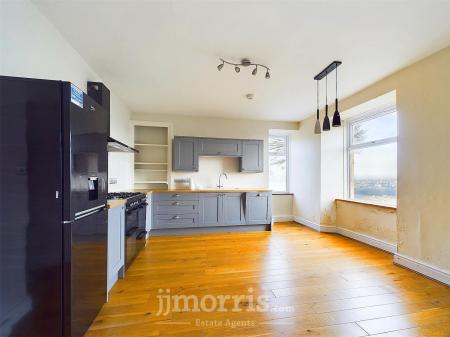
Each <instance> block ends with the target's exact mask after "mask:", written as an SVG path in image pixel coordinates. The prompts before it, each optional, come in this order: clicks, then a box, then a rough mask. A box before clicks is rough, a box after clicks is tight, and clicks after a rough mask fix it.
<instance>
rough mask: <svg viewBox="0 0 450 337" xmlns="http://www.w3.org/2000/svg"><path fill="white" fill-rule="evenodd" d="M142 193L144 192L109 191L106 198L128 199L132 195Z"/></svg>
mask: <svg viewBox="0 0 450 337" xmlns="http://www.w3.org/2000/svg"><path fill="white" fill-rule="evenodd" d="M140 195H144V193H139V192H111V193H108V196H107V198H108V199H128V198H131V197H134V196H140Z"/></svg>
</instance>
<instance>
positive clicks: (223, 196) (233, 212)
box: [199, 193, 245, 227]
mask: <svg viewBox="0 0 450 337" xmlns="http://www.w3.org/2000/svg"><path fill="white" fill-rule="evenodd" d="M199 210H200V218H199V226H200V227H213V226H234V225H243V224H245V217H244V207H243V193H201V194H200V207H199Z"/></svg>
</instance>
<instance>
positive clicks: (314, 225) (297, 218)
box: [294, 216, 320, 232]
mask: <svg viewBox="0 0 450 337" xmlns="http://www.w3.org/2000/svg"><path fill="white" fill-rule="evenodd" d="M294 221H295V222H298V223H299V224H302V225H305V226H306V227H309V228H312V229H314V230H316V231H318V232H320V224H318V223H315V222H313V221H310V220H308V219H305V218H302V217H301V216H295V217H294Z"/></svg>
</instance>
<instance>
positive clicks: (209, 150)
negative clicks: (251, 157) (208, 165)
mask: <svg viewBox="0 0 450 337" xmlns="http://www.w3.org/2000/svg"><path fill="white" fill-rule="evenodd" d="M199 144H200V148H199V154H200V155H201V156H233V157H238V156H241V155H242V140H240V139H223V138H199Z"/></svg>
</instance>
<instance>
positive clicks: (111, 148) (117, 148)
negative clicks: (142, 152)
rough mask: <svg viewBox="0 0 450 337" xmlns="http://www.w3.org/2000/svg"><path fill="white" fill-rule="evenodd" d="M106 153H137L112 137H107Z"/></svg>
mask: <svg viewBox="0 0 450 337" xmlns="http://www.w3.org/2000/svg"><path fill="white" fill-rule="evenodd" d="M108 152H128V153H138V152H139V151H138V150H136V149H134V148H132V147H130V146H128V145H125V144H124V143H122V142H119V141H118V140H115V139H114V138H112V137H108Z"/></svg>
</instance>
